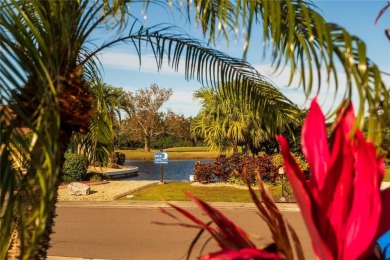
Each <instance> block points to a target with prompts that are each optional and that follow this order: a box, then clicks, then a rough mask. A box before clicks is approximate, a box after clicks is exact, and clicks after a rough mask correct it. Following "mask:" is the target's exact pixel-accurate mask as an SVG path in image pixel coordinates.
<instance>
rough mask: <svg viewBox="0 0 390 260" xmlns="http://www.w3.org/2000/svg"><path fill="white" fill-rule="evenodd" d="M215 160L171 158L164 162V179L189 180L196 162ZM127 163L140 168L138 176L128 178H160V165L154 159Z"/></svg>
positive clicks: (126, 163) (127, 161)
mask: <svg viewBox="0 0 390 260" xmlns="http://www.w3.org/2000/svg"><path fill="white" fill-rule="evenodd" d="M198 161H200V162H201V163H206V162H213V160H169V161H168V163H167V164H163V171H164V181H165V180H167V181H168V180H170V181H174V180H175V181H188V180H189V178H190V175H192V174H194V166H195V163H196V162H198ZM125 165H130V166H136V167H138V168H139V172H138V176H137V177H132V178H129V179H128V180H160V165H159V164H155V163H154V161H134V160H131V161H129V160H126V162H125Z"/></svg>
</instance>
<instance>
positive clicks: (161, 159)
mask: <svg viewBox="0 0 390 260" xmlns="http://www.w3.org/2000/svg"><path fill="white" fill-rule="evenodd" d="M154 163H168V153H166V152H157V153H154Z"/></svg>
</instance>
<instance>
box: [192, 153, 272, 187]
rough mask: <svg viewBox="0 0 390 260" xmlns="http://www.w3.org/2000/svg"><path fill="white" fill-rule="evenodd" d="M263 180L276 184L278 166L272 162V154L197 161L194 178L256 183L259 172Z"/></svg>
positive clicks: (219, 157)
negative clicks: (209, 161)
mask: <svg viewBox="0 0 390 260" xmlns="http://www.w3.org/2000/svg"><path fill="white" fill-rule="evenodd" d="M258 172H259V173H260V176H261V178H262V180H263V181H266V182H269V183H271V184H275V183H276V180H277V178H278V168H277V167H275V165H274V164H273V163H272V160H271V156H269V155H262V156H256V157H249V156H245V155H243V154H234V155H232V156H230V157H227V156H225V155H221V156H218V157H217V158H216V159H215V161H214V162H213V163H203V164H202V163H197V164H196V165H195V169H194V178H195V180H197V181H199V182H213V181H222V182H234V183H246V182H249V183H255V182H256V176H257V173H258Z"/></svg>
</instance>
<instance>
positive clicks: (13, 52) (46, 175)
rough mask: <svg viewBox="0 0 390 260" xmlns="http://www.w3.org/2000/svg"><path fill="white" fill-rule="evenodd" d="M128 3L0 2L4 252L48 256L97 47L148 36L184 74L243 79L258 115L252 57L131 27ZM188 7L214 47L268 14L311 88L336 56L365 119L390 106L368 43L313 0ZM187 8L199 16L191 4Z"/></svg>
mask: <svg viewBox="0 0 390 260" xmlns="http://www.w3.org/2000/svg"><path fill="white" fill-rule="evenodd" d="M132 2H134V1H127V4H131V3H132ZM144 2H145V3H146V4H149V2H152V1H144ZM153 3H157V4H161V3H165V1H162V2H159V1H155V2H153ZM127 4H125V3H124V1H119V0H113V1H112V0H102V1H93V2H91V1H87V0H81V1H17V0H6V1H2V2H1V10H2V13H1V16H0V26H1V32H0V33H1V35H0V37H1V39H2V40H1V49H2V55H1V72H2V73H1V79H0V84H1V86H2V100H1V102H2V103H1V110H2V111H1V112H2V113H1V114H2V116H1V149H2V151H1V158H0V159H1V166H0V167H1V178H0V182H1V197H0V207H1V209H2V210H1V212H0V214H1V215H0V221H1V222H0V224H1V226H0V240H1V241H2V243H1V258H2V259H3V258H7V256H8V257H10V258H12V257H14V258H18V257H20V258H23V259H30V258H40V257H41V258H43V257H45V256H46V250H47V247H48V245H49V239H50V233H51V228H52V226H53V219H54V215H55V203H56V198H57V186H58V184H59V181H60V180H61V170H60V166H61V165H62V162H63V154H64V151H65V150H66V149H67V147H68V144H69V141H70V138H71V135H72V133H74V132H87V131H88V130H89V128H90V125H91V120H92V118H93V105H92V104H93V100H94V97H93V95H92V93H91V87H90V84H89V82H90V80H91V79H92V77H93V76H94V75H95V74H94V73H93V72H94V71H98V70H99V68H98V63H97V60H96V54H97V53H98V52H100V51H101V50H102V49H104V48H107V47H110V46H112V45H114V44H116V43H118V42H125V43H128V44H129V45H130V46H132V47H134V48H135V49H136V50H137V52H138V53H139V56H140V59H141V57H142V53H141V45H142V44H148V45H150V46H151V48H152V50H153V53H154V55H155V57H156V63H157V65H158V68H161V66H162V64H163V61H164V60H165V59H166V60H168V63H169V65H170V66H172V68H174V69H176V70H177V69H178V68H179V66H181V65H182V63H184V68H185V72H186V77H187V78H188V79H197V80H199V81H201V82H202V83H204V84H207V85H211V86H214V87H215V86H217V85H218V84H226V83H227V82H240V85H239V86H237V85H236V84H227V85H226V86H227V88H226V90H225V91H226V94H228V95H242V96H246V97H248V98H250V99H247V100H250V102H251V103H252V104H253V107H255V108H257V109H258V113H260V114H261V113H263V111H262V109H264V108H265V106H264V104H266V102H264V100H263V99H262V97H264V95H263V96H261V95H262V93H263V92H262V87H263V86H271V84H270V83H269V82H268V81H267V80H266V79H265V78H263V77H262V76H261V75H259V74H258V73H257V72H256V71H255V70H254V69H253V68H252V67H251V66H250V64H248V63H247V62H244V61H243V60H241V59H233V58H231V57H229V56H227V55H225V54H223V53H221V52H219V51H217V50H215V49H212V48H210V47H207V46H205V45H204V44H202V43H201V42H199V41H197V40H195V39H193V38H191V37H188V36H186V35H183V34H181V33H178V30H177V28H175V27H164V28H162V27H152V28H144V27H142V26H138V25H137V24H138V23H136V22H134V23H129V21H130V19H133V17H132V15H131V14H130V13H129V10H128V9H127V8H126V7H127ZM186 4H187V5H188V6H189V5H194V6H196V8H195V12H194V13H195V16H196V18H195V19H196V20H197V21H199V22H200V24H201V26H202V29H203V31H204V34H205V38H206V40H209V41H210V42H211V43H212V42H215V41H217V40H218V39H219V37H220V36H223V37H225V38H226V39H227V40H229V38H230V34H229V31H230V30H231V31H233V32H235V31H237V28H240V26H242V27H244V28H245V30H246V31H247V42H249V37H250V35H251V34H252V33H253V30H252V29H253V28H254V26H253V25H254V24H255V23H257V22H261V23H262V25H263V26H262V28H263V30H262V31H263V35H264V40H265V41H266V42H267V43H268V45H270V47H271V49H272V55H273V56H272V57H273V58H274V62H275V64H276V65H277V66H276V67H277V68H281V67H282V64H284V63H285V62H287V63H289V64H290V66H291V68H292V69H291V71H292V72H291V73H292V74H291V75H292V76H293V73H294V72H295V71H298V68H299V69H300V70H299V71H300V74H299V78H300V80H301V82H302V85H303V86H304V88H305V91H306V93H309V92H310V91H311V90H312V85H313V84H312V82H313V80H312V78H313V74H315V73H317V76H318V77H320V76H321V75H322V73H321V68H322V67H321V66H324V67H325V69H326V76H329V75H333V77H335V78H337V75H338V74H337V73H336V62H335V59H338V60H339V61H341V62H342V64H343V68H344V70H345V72H346V75H347V78H348V86H347V90H348V92H346V96H347V97H348V96H350V95H351V92H352V91H351V90H352V87H353V86H355V88H356V89H357V90H358V93H359V96H360V100H361V103H360V104H361V106H360V110H359V115H362V114H363V112H364V101H366V102H367V103H368V104H369V106H370V107H371V108H373V107H376V106H377V105H378V104H380V105H381V106H382V107H383V108H384V111H385V113H386V115H387V114H389V113H388V111H389V109H388V108H389V104H388V102H389V97H388V96H389V93H388V91H387V89H386V88H385V87H384V84H383V83H382V81H381V79H380V73H379V70H378V68H377V67H376V66H375V64H373V63H372V62H371V61H370V60H369V59H368V58H366V55H365V45H364V43H363V42H361V41H360V40H359V39H357V38H356V37H353V36H351V35H350V34H349V33H348V32H347V31H346V30H344V29H343V28H340V27H338V26H336V25H332V24H327V23H326V22H325V21H324V20H323V18H322V17H321V16H320V15H319V14H318V13H317V12H316V11H315V10H314V9H313V8H312V6H311V4H310V3H308V2H304V1H298V0H295V1H294V0H286V1H249V0H242V1H236V2H231V1H227V0H223V1H220V0H211V1H200V0H199V1H190V0H188V1H187V3H186ZM160 6H163V5H160ZM184 10H186V11H188V12H187V14H188V15H189V16H190V15H191V14H192V11H191V8H187V9H184ZM128 19H129V20H128ZM104 28H107V29H108V31H109V32H112V31H114V32H118V34H113V33H111V34H110V37H111V36H112V37H113V38H111V40H109V41H108V42H107V43H104V44H102V45H101V46H97V45H96V44H95V43H94V42H92V40H93V39H92V36H93V35H92V34H93V33H94V32H96V31H97V30H103V29H104ZM219 28H220V30H219ZM120 33H124V34H123V35H122V34H120ZM245 53H246V52H244V57H245ZM182 57H184V61H182V59H181V58H182ZM254 85H256V86H259V87H257V88H252V87H253V86H254ZM265 90H266V89H265ZM264 93H267V92H264ZM264 93H263V94H264ZM5 111H7V113H6V112H5ZM389 121H390V120H385V122H389ZM22 128H29V129H30V130H31V132H32V138H31V140H30V141H29V142H25V140H24V139H23V135H24V134H23V131H21V130H20V129H22ZM370 129H372V128H370ZM10 140H13V141H12V143H11V142H10ZM16 153H17V154H18V155H22V156H24V157H25V159H29V160H30V161H31V165H30V167H29V168H28V171H27V174H25V173H24V172H22V171H20V170H19V169H18V168H16V167H15V166H14V165H13V162H12V157H13V155H15V154H16Z"/></svg>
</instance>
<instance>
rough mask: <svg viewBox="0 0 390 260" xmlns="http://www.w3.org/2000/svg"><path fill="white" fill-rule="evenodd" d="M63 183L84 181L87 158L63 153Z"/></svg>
mask: <svg viewBox="0 0 390 260" xmlns="http://www.w3.org/2000/svg"><path fill="white" fill-rule="evenodd" d="M62 170H63V172H64V182H65V183H70V182H74V181H76V182H77V181H81V180H83V179H85V176H86V174H87V170H88V158H87V157H86V156H84V155H79V154H75V153H69V152H67V153H65V162H64V165H63V168H62Z"/></svg>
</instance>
